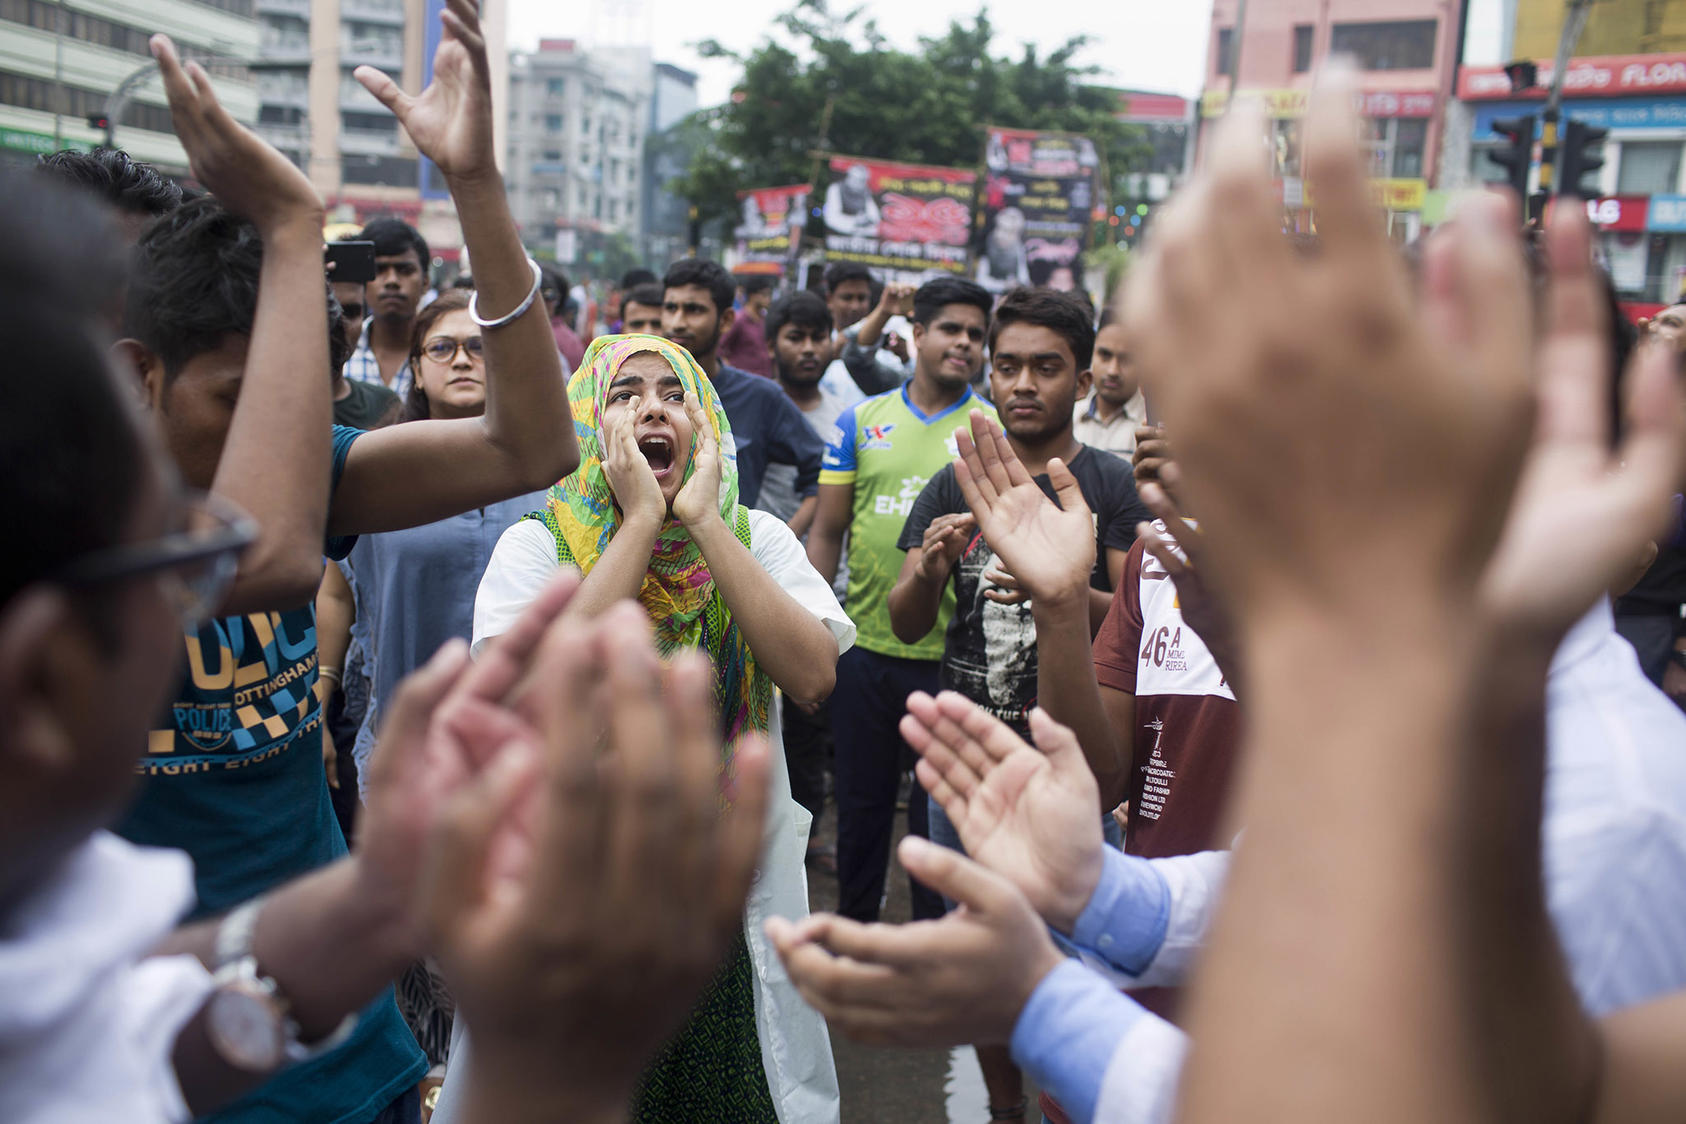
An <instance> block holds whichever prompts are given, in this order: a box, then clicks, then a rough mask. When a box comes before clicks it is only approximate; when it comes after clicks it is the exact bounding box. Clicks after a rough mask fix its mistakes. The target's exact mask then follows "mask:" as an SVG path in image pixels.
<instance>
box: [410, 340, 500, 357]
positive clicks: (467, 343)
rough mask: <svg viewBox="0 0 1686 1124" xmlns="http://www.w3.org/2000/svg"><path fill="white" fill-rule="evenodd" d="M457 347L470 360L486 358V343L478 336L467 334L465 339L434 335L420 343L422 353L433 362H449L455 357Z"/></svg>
mask: <svg viewBox="0 0 1686 1124" xmlns="http://www.w3.org/2000/svg"><path fill="white" fill-rule="evenodd" d="M459 348H461V349H462V351H463V352H465V353H466V354H467V355H468V357H469V359H471V360H484V359H485V358H486V343H485V341H484V340H482V339H481V338H480V337H479V336H469V337H468V338H467V339H465V340H454V339H452V338H451V337H450V336H434V337H433V338H432V339H430V340H428V341H427V342H426V343H424V344H422V354H423V355H425V356H427V357H428V358H429V359H431V360H433V361H434V362H435V363H449V362H451V361H453V360H454V359H456V357H457V350H458V349H459Z"/></svg>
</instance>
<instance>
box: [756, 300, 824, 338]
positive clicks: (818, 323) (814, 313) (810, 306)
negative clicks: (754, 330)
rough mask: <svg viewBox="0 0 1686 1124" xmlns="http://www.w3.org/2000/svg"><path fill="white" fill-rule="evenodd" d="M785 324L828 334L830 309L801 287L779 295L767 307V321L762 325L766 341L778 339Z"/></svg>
mask: <svg viewBox="0 0 1686 1124" xmlns="http://www.w3.org/2000/svg"><path fill="white" fill-rule="evenodd" d="M786 324H795V325H796V326H797V327H799V328H809V329H812V330H814V331H817V332H824V333H826V334H827V335H828V336H829V335H830V334H831V310H830V309H828V308H826V306H825V302H824V301H822V300H821V299H820V298H819V297H818V296H816V295H815V294H813V293H810V292H808V290H806V289H802V290H800V291H798V292H794V293H791V294H790V295H789V296H783V297H780V298H779V299H778V300H776V301H774V302H773V304H772V307H770V308H768V309H767V322H766V324H765V325H764V327H763V330H764V331H765V332H766V334H767V342H768V343H772V342H773V341H774V340H776V339H778V338H779V333H780V332H781V331H783V330H784V326H785V325H786Z"/></svg>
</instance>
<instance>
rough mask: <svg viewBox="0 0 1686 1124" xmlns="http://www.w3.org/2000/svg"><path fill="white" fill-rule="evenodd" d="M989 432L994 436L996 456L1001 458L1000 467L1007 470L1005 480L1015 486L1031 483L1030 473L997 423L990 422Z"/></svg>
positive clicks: (1004, 431) (1005, 432)
mask: <svg viewBox="0 0 1686 1124" xmlns="http://www.w3.org/2000/svg"><path fill="white" fill-rule="evenodd" d="M989 428H990V431H991V432H992V433H993V434H994V435H995V451H996V455H997V456H999V457H1000V458H1001V466H1002V467H1003V468H1005V469H1006V470H1007V480H1008V482H1009V483H1011V484H1013V485H1015V486H1017V485H1019V484H1029V483H1031V476H1030V472H1029V471H1028V470H1027V469H1026V468H1025V466H1024V462H1023V461H1021V460H1019V455H1018V454H1017V453H1015V452H1013V446H1012V445H1011V444H1010V443H1009V442H1008V440H1007V431H1006V430H1005V429H1003V428H1002V427H1001V423H1000V422H998V421H991V422H990V424H989Z"/></svg>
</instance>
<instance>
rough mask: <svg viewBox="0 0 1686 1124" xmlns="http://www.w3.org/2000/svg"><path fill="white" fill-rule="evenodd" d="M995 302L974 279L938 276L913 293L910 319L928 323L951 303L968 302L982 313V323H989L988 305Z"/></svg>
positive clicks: (919, 322) (987, 291)
mask: <svg viewBox="0 0 1686 1124" xmlns="http://www.w3.org/2000/svg"><path fill="white" fill-rule="evenodd" d="M994 303H995V302H994V300H993V298H991V297H990V295H989V290H988V289H985V288H984V287H983V286H982V285H980V284H978V283H977V282H976V281H967V280H965V279H963V278H960V277H938V278H937V279H936V280H934V281H927V282H925V283H924V284H923V285H921V286H919V288H918V289H917V290H916V291H915V292H914V294H913V316H912V317H910V319H911V320H912V321H913V322H914V323H915V324H929V323H930V322H931V318H932V317H934V316H935V315H936V314H937V313H939V312H941V311H942V310H943V309H945V308H947V307H948V306H949V305H951V304H969V305H971V306H972V307H973V308H976V309H977V310H978V311H980V312H982V313H983V314H984V323H986V324H987V323H989V310H990V306H991V305H993V304H994Z"/></svg>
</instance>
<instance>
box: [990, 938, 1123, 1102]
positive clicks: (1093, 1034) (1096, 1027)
mask: <svg viewBox="0 0 1686 1124" xmlns="http://www.w3.org/2000/svg"><path fill="white" fill-rule="evenodd" d="M1146 1015H1147V1012H1146V1011H1145V1010H1143V1009H1142V1008H1141V1007H1140V1006H1139V1005H1138V1004H1137V1003H1136V1002H1135V1000H1133V999H1130V998H1129V997H1128V996H1125V995H1124V994H1122V993H1121V992H1118V991H1114V990H1113V989H1112V987H1111V985H1109V984H1108V983H1107V982H1106V981H1105V980H1103V979H1101V978H1100V977H1099V976H1097V975H1095V974H1094V973H1093V972H1091V971H1089V970H1088V969H1087V968H1084V967H1083V966H1082V965H1081V964H1078V963H1076V962H1075V961H1071V960H1067V961H1065V962H1063V963H1061V964H1060V966H1059V967H1058V968H1055V969H1054V970H1053V971H1052V972H1049V973H1048V974H1047V975H1046V976H1044V977H1043V979H1042V982H1041V983H1039V984H1037V985H1036V990H1035V991H1033V992H1031V995H1030V1001H1029V1002H1028V1003H1026V1004H1025V1008H1024V1010H1023V1011H1022V1012H1020V1014H1019V1021H1018V1024H1017V1025H1016V1026H1014V1027H1013V1038H1012V1043H1011V1048H1012V1053H1013V1060H1014V1061H1016V1062H1017V1063H1018V1064H1019V1065H1020V1066H1021V1067H1022V1068H1023V1069H1025V1070H1026V1071H1028V1072H1029V1073H1030V1075H1031V1077H1032V1078H1033V1079H1034V1080H1035V1081H1036V1083H1037V1085H1038V1086H1040V1087H1041V1088H1043V1089H1046V1090H1047V1091H1048V1092H1050V1093H1052V1094H1053V1095H1054V1096H1055V1098H1057V1099H1058V1100H1059V1102H1060V1107H1062V1108H1064V1109H1065V1111H1066V1113H1067V1114H1068V1115H1069V1116H1070V1117H1071V1118H1072V1119H1073V1120H1075V1121H1077V1122H1078V1124H1090V1121H1092V1120H1094V1118H1095V1106H1096V1104H1097V1103H1098V1101H1099V1099H1100V1094H1101V1082H1102V1079H1103V1078H1104V1077H1105V1076H1106V1072H1107V1069H1108V1066H1109V1065H1110V1063H1111V1061H1112V1057H1113V1055H1114V1054H1115V1053H1116V1052H1117V1050H1118V1044H1119V1043H1120V1042H1121V1041H1122V1040H1123V1039H1124V1036H1125V1035H1126V1034H1127V1033H1128V1032H1129V1031H1130V1028H1131V1027H1132V1026H1134V1025H1135V1024H1136V1022H1137V1021H1139V1020H1140V1019H1142V1018H1143V1017H1145V1016H1146Z"/></svg>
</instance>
